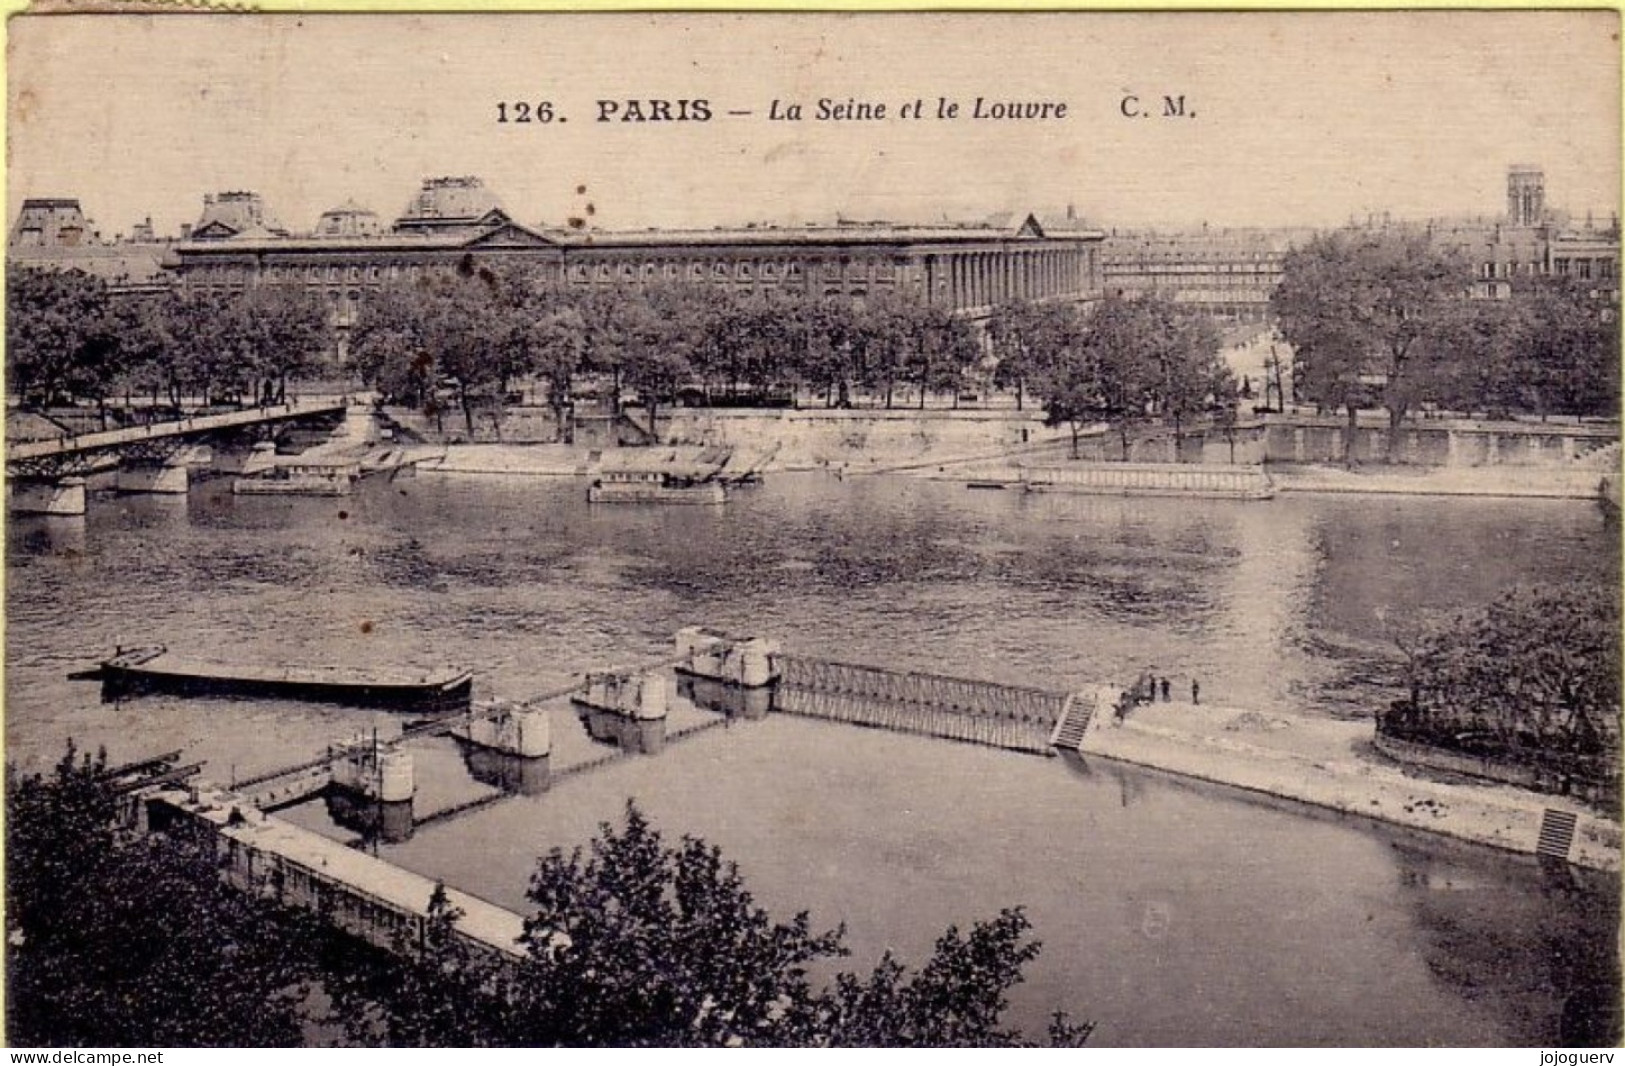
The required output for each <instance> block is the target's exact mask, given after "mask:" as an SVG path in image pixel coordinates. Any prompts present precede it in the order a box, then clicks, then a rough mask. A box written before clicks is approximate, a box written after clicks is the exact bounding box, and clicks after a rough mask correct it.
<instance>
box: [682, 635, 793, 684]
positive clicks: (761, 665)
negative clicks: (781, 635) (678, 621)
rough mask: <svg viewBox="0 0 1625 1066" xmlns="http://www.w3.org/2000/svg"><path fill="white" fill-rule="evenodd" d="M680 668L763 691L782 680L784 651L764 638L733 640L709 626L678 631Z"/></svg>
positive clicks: (687, 671)
mask: <svg viewBox="0 0 1625 1066" xmlns="http://www.w3.org/2000/svg"><path fill="white" fill-rule="evenodd" d="M676 644H677V658H678V662H677V669H678V671H679V672H681V673H685V674H692V675H694V676H695V677H703V678H709V679H710V680H713V681H721V682H723V683H725V684H729V685H739V686H742V687H744V688H760V687H762V686H764V685H771V684H773V683H774V682H775V681H777V680H778V679H779V671H780V666H779V658H780V648H779V644H778V642H777V641H773V640H768V639H766V638H764V637H732V636H729V635H728V634H726V633H722V632H719V631H718V630H715V629H707V628H706V627H705V626H688V627H686V628H683V629H679V630H678V631H677V641H676Z"/></svg>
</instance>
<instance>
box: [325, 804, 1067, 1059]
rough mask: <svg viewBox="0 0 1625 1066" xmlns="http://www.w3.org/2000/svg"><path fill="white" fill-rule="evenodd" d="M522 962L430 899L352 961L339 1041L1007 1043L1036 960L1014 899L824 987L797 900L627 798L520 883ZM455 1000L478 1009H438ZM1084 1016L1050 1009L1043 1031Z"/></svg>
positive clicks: (825, 938) (826, 954) (830, 943)
mask: <svg viewBox="0 0 1625 1066" xmlns="http://www.w3.org/2000/svg"><path fill="white" fill-rule="evenodd" d="M529 896H530V900H531V902H532V904H534V906H535V908H536V909H535V912H534V915H533V916H532V917H531V918H530V919H529V920H528V921H527V922H526V926H525V947H526V949H527V958H526V960H525V961H524V962H522V963H520V964H519V965H518V966H517V967H512V966H509V967H504V966H503V965H501V964H498V963H497V962H496V961H494V960H492V959H490V958H486V957H483V956H481V955H479V954H476V953H474V952H472V951H470V950H469V949H468V948H467V947H466V946H465V945H464V944H463V943H462V942H460V940H459V939H458V938H457V937H456V936H455V935H454V934H453V928H454V922H455V921H456V918H457V917H458V915H457V912H456V911H455V909H453V908H450V907H449V906H448V905H447V904H446V900H445V897H444V895H443V894H437V897H436V900H435V902H434V904H433V907H432V911H433V920H432V921H431V923H430V926H429V930H428V933H427V935H426V937H425V950H424V951H423V953H422V954H421V955H420V956H419V957H418V958H417V959H416V960H415V961H414V962H411V963H407V964H398V963H390V964H385V965H382V966H375V967H371V968H360V969H357V970H355V971H354V972H353V974H352V976H351V979H350V980H348V981H347V982H346V983H345V984H344V985H343V986H342V987H341V988H340V989H339V991H338V995H337V1000H338V1002H339V1003H340V1004H341V1013H343V1014H344V1015H345V1016H346V1017H347V1018H348V1019H350V1021H351V1028H350V1035H351V1037H352V1038H353V1039H357V1040H362V1041H367V1042H371V1041H374V1040H377V1039H380V1038H382V1039H386V1040H388V1041H389V1042H391V1043H401V1044H407V1043H410V1044H422V1045H430V1046H436V1045H438V1046H444V1045H476V1046H485V1045H519V1046H542V1045H556V1044H563V1045H567V1046H618V1047H638V1046H644V1047H648V1046H668V1047H669V1046H688V1047H718V1046H740V1045H745V1046H778V1047H805V1046H864V1047H882V1046H890V1047H904V1046H915V1047H949V1046H958V1047H964V1046H978V1047H1010V1046H1019V1045H1020V1044H1021V1043H1022V1039H1021V1036H1020V1034H1018V1033H1015V1032H1013V1031H1011V1030H1008V1029H1005V1028H1002V1027H1001V1026H1000V1017H1001V1016H1002V1014H1003V1012H1004V1009H1005V1006H1006V1003H1007V998H1006V997H1007V994H1008V992H1009V990H1010V988H1011V987H1012V986H1014V985H1015V984H1016V983H1018V982H1019V981H1020V980H1021V971H1022V968H1023V967H1024V966H1025V965H1026V964H1027V963H1028V962H1030V961H1031V960H1032V959H1033V958H1035V957H1036V956H1037V954H1038V950H1039V945H1038V944H1037V943H1036V942H1034V941H1031V940H1030V939H1028V937H1027V933H1028V931H1029V928H1030V926H1029V923H1028V921H1027V919H1026V917H1025V916H1024V915H1023V914H1022V912H1021V911H1020V910H1019V909H1010V910H1005V911H1003V912H1001V913H1000V915H999V916H998V917H997V918H995V919H994V920H992V921H989V922H979V923H977V924H976V925H975V926H974V927H973V928H972V929H971V930H970V932H969V933H960V932H959V931H958V930H957V929H953V928H950V929H949V930H948V931H947V932H946V933H944V934H943V936H942V937H941V938H940V939H939V940H938V941H937V945H936V950H935V952H934V954H933V955H932V957H931V958H930V960H929V961H927V963H926V964H925V965H924V966H923V967H922V968H921V969H919V970H918V971H910V970H909V969H908V968H906V967H905V966H903V965H902V964H901V963H899V962H898V961H897V960H896V959H894V958H893V957H892V956H891V955H890V954H889V953H888V954H887V955H886V957H885V958H883V959H882V960H881V962H880V963H879V965H878V966H877V967H876V968H875V969H874V971H873V972H872V973H870V974H868V975H855V974H850V973H843V974H839V975H837V977H836V978H835V979H834V981H833V983H832V984H830V985H828V986H826V987H819V986H818V985H815V983H814V982H813V980H812V979H811V978H810V977H809V973H808V968H809V966H810V965H813V964H815V963H817V962H819V961H820V960H829V959H834V958H837V957H841V956H844V955H845V954H846V949H845V948H844V947H843V946H842V943H841V941H842V933H841V931H840V930H835V931H828V932H814V931H813V929H812V927H811V925H810V923H809V920H808V916H807V914H806V913H805V912H803V913H800V914H797V915H796V916H795V917H794V918H793V919H791V920H790V921H789V922H776V921H774V920H773V919H772V918H771V917H770V916H769V915H768V914H767V912H766V911H764V910H763V909H762V908H760V907H758V906H757V905H756V904H755V902H754V901H753V899H752V897H751V894H750V892H749V891H748V890H747V889H746V887H745V885H744V882H743V881H742V879H741V878H740V875H739V871H738V869H737V868H736V867H735V866H734V864H733V863H730V862H727V861H725V860H724V859H723V858H722V855H721V853H720V852H719V851H718V849H716V848H715V847H712V846H710V845H708V844H706V843H705V842H704V841H703V840H700V839H698V838H695V837H691V836H685V837H683V838H682V840H681V841H680V842H679V843H677V844H676V845H675V846H673V845H668V844H667V843H666V842H665V841H664V839H663V838H662V837H661V834H660V832H659V831H658V830H657V829H656V828H655V827H654V826H652V825H651V824H650V823H649V821H648V820H647V819H646V818H645V817H644V815H643V814H642V813H641V812H640V811H639V810H638V808H637V807H636V806H635V805H634V804H628V807H627V813H626V824H625V827H624V828H622V829H619V830H617V829H616V828H614V827H612V826H609V825H607V824H606V825H604V826H602V827H601V829H600V834H599V836H598V837H597V838H596V839H595V840H594V841H593V842H592V844H591V847H590V849H589V850H588V851H587V852H586V853H583V852H582V851H581V850H580V849H577V850H576V851H574V852H572V853H569V854H566V853H564V852H562V851H560V850H557V849H555V850H554V851H552V852H551V853H549V854H548V855H547V856H546V857H544V858H543V859H542V860H541V861H540V863H539V864H538V867H537V870H536V873H535V875H534V877H533V878H532V881H531V887H530V892H529ZM448 986H449V987H452V988H455V989H456V990H457V997H456V998H457V999H459V1000H460V1001H462V1002H465V1003H468V1004H478V1006H477V1007H475V1009H467V1010H462V1009H454V1008H452V1007H449V1006H448V1005H447V1003H446V995H445V992H446V989H447V987H448ZM1091 1029H1092V1026H1090V1025H1087V1024H1084V1025H1072V1024H1070V1023H1068V1022H1067V1021H1066V1019H1065V1017H1064V1016H1059V1015H1058V1016H1057V1017H1056V1019H1055V1022H1054V1023H1053V1024H1052V1026H1051V1031H1050V1039H1051V1040H1052V1042H1056V1043H1061V1044H1066V1045H1070V1046H1076V1045H1078V1044H1081V1043H1082V1042H1083V1041H1084V1040H1085V1039H1087V1037H1088V1035H1089V1032H1090V1030H1091Z"/></svg>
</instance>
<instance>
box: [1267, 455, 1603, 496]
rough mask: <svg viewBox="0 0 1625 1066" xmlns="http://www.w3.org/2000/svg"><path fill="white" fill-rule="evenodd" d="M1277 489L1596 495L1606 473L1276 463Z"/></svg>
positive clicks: (1572, 468) (1271, 470) (1273, 465)
mask: <svg viewBox="0 0 1625 1066" xmlns="http://www.w3.org/2000/svg"><path fill="white" fill-rule="evenodd" d="M1267 469H1268V471H1269V475H1270V480H1271V481H1273V482H1274V483H1275V489H1276V491H1277V492H1332V493H1362V494H1370V495H1377V496H1510V497H1530V498H1539V499H1565V500H1582V499H1584V500H1591V499H1597V498H1598V497H1599V496H1600V494H1601V491H1602V481H1603V475H1602V474H1600V473H1599V472H1598V471H1596V470H1594V469H1587V468H1585V467H1583V466H1578V467H1577V466H1574V465H1572V464H1571V465H1568V466H1553V467H1527V466H1522V467H1520V466H1494V467H1482V466H1479V467H1405V466H1393V467H1383V466H1356V467H1352V468H1348V467H1342V466H1336V465H1331V466H1309V465H1297V464H1284V463H1271V464H1269V465H1268V467H1267Z"/></svg>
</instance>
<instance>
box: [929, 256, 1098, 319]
mask: <svg viewBox="0 0 1625 1066" xmlns="http://www.w3.org/2000/svg"><path fill="white" fill-rule="evenodd" d="M1088 254H1089V253H1088V252H1087V251H1086V250H1084V249H1069V250H1064V251H1063V250H1043V251H1038V250H1035V251H1025V250H1015V251H993V252H961V253H955V254H952V255H948V256H945V257H943V258H942V259H940V260H938V262H939V263H943V262H945V263H946V271H947V277H948V299H949V302H950V303H951V305H952V306H954V307H985V306H987V305H989V304H995V303H999V302H1000V301H1003V300H1013V299H1025V300H1033V299H1040V298H1042V297H1046V296H1059V295H1061V294H1063V293H1073V292H1081V291H1083V290H1085V289H1087V288H1088V287H1089V284H1088V281H1089V279H1088V277H1087V275H1088V269H1089V268H1088V260H1087V256H1088Z"/></svg>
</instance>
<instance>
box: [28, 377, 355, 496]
mask: <svg viewBox="0 0 1625 1066" xmlns="http://www.w3.org/2000/svg"><path fill="white" fill-rule="evenodd" d="M348 408H349V399H348V398H347V397H343V396H334V397H322V398H317V399H306V400H295V401H293V402H291V403H280V404H269V405H267V406H264V407H248V408H243V409H242V410H239V411H225V412H221V413H219V414H200V415H193V416H190V417H187V418H180V419H175V420H172V421H168V422H153V423H150V424H148V425H142V426H126V427H124V428H121V429H110V430H102V431H98V432H92V433H78V434H72V435H68V436H63V437H49V438H45V439H42V440H25V441H14V442H8V443H7V446H6V475H7V478H8V480H10V481H11V483H12V485H13V491H12V509H13V510H16V511H19V512H22V513H31V514H57V515H74V514H84V512H85V492H84V481H83V479H84V477H85V476H86V475H87V474H90V473H92V472H94V471H97V470H102V469H106V468H107V467H108V466H110V465H120V464H123V465H130V466H135V467H143V468H150V469H151V470H153V471H155V472H162V471H166V470H173V469H176V468H177V457H178V456H180V455H181V453H182V452H183V451H185V450H187V449H189V448H191V447H192V446H194V445H197V444H202V443H208V442H211V441H216V440H220V439H224V438H228V437H229V438H236V439H242V438H244V437H249V438H254V437H260V436H264V435H265V434H267V433H268V432H272V431H275V430H276V429H277V428H279V427H281V426H284V425H289V424H305V425H326V426H330V427H331V426H337V424H338V423H339V422H340V421H341V420H342V419H343V418H344V416H345V412H346V411H347V410H348ZM154 478H155V482H156V481H157V480H158V479H159V478H161V473H155V475H154ZM182 483H183V484H184V481H183V482H182ZM178 491H184V488H183V489H180V490H178Z"/></svg>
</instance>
